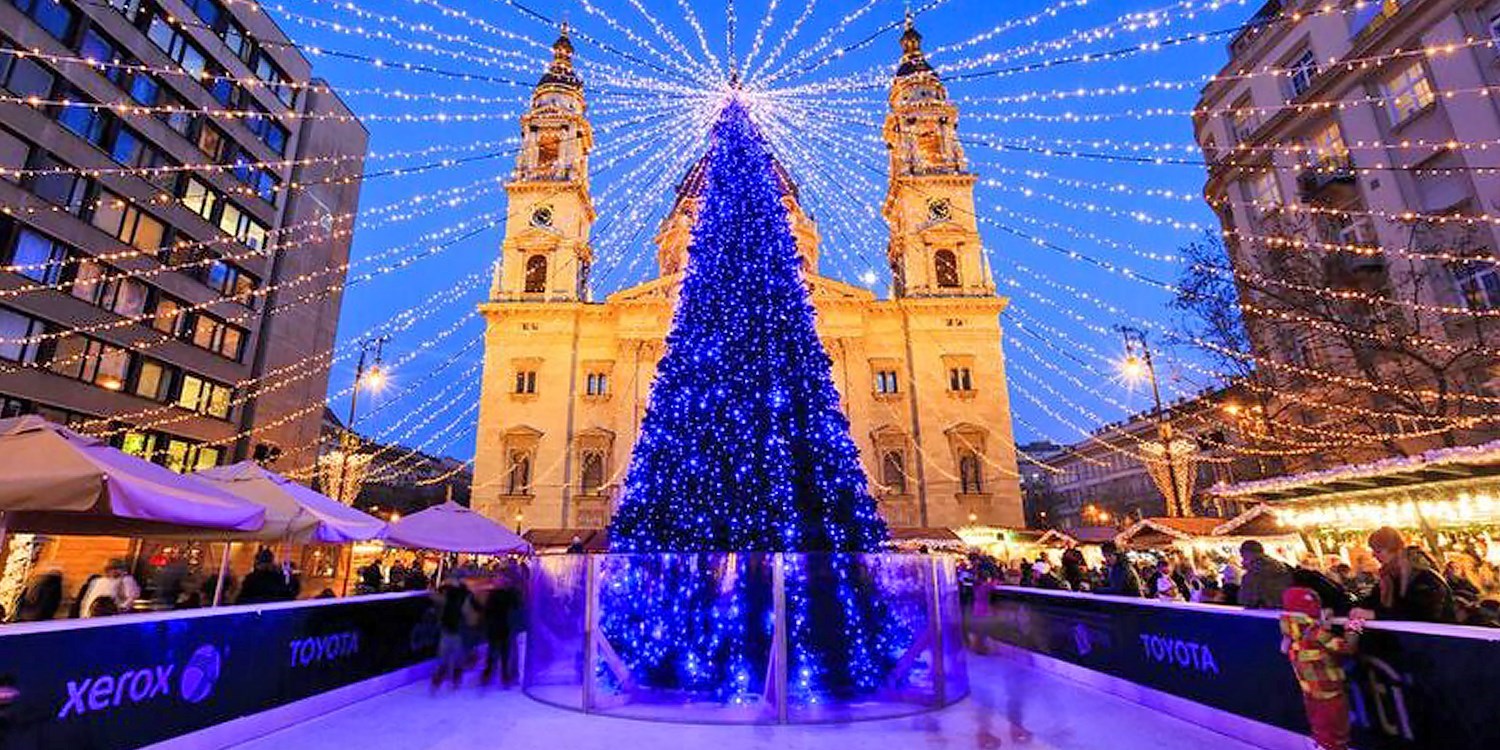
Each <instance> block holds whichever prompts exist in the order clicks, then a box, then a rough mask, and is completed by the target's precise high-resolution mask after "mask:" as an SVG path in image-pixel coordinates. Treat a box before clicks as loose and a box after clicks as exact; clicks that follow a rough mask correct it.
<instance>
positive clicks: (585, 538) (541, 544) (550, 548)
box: [521, 529, 609, 554]
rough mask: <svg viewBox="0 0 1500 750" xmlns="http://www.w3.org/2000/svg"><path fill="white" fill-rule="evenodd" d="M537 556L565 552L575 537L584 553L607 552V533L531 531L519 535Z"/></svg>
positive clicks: (565, 530) (566, 530)
mask: <svg viewBox="0 0 1500 750" xmlns="http://www.w3.org/2000/svg"><path fill="white" fill-rule="evenodd" d="M521 536H522V537H523V538H524V539H525V540H526V541H528V542H530V543H531V546H532V547H533V548H534V549H536V551H537V553H538V554H546V553H549V552H565V551H567V549H568V548H569V547H571V546H573V538H574V537H577V538H578V541H579V543H581V544H582V545H583V550H584V551H585V552H607V551H609V532H608V531H605V530H603V529H531V530H529V531H527V532H526V533H525V534H522V535H521Z"/></svg>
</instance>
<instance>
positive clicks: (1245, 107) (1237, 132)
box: [1229, 95, 1257, 143]
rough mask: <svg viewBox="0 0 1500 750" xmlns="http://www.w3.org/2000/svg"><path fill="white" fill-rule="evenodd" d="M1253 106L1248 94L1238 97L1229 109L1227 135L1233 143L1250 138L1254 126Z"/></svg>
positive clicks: (1242, 141)
mask: <svg viewBox="0 0 1500 750" xmlns="http://www.w3.org/2000/svg"><path fill="white" fill-rule="evenodd" d="M1256 125H1257V123H1256V117H1255V107H1254V106H1253V105H1252V104H1251V101H1250V97H1249V96H1248V95H1246V96H1243V97H1240V99H1239V100H1238V101H1236V102H1235V103H1234V106H1233V107H1232V108H1231V109H1230V111H1229V136H1230V138H1231V139H1232V140H1233V141H1234V142H1235V143H1244V142H1245V141H1247V140H1249V139H1250V135H1251V133H1253V132H1255V127H1256Z"/></svg>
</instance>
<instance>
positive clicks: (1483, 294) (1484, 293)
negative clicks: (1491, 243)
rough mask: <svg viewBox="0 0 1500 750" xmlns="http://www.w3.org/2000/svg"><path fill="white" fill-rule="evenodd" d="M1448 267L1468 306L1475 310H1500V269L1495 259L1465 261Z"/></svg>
mask: <svg viewBox="0 0 1500 750" xmlns="http://www.w3.org/2000/svg"><path fill="white" fill-rule="evenodd" d="M1448 268H1449V270H1450V271H1451V272H1452V273H1453V282H1454V284H1455V285H1456V286H1457V287H1458V293H1459V295H1460V296H1462V297H1463V300H1464V305H1465V306H1466V307H1468V308H1469V309H1470V310H1472V311H1474V312H1481V311H1488V310H1500V269H1497V268H1496V267H1495V262H1494V261H1492V260H1472V261H1464V262H1461V263H1454V264H1452V265H1450V266H1449V267H1448Z"/></svg>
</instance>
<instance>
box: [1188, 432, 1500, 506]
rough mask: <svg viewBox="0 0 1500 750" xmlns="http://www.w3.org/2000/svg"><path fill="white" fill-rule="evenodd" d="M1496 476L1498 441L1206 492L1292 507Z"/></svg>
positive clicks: (1499, 468) (1499, 472) (1499, 456)
mask: <svg viewBox="0 0 1500 750" xmlns="http://www.w3.org/2000/svg"><path fill="white" fill-rule="evenodd" d="M1496 476H1500V440H1495V441H1491V442H1488V443H1483V444H1480V445H1471V446H1462V447H1458V448H1439V449H1436V450H1430V451H1427V452H1426V453H1422V454H1420V455H1416V456H1401V457H1396V458H1386V459H1382V460H1379V461H1372V462H1370V463H1364V464H1347V465H1344V466H1336V467H1334V468H1331V469H1322V470H1319V471H1309V472H1305V473H1302V474H1292V475H1288V476H1284V477H1273V478H1271V479H1259V480H1256V481H1253V482H1240V483H1238V484H1229V485H1223V484H1221V485H1216V486H1214V487H1211V488H1209V489H1208V492H1210V493H1211V494H1214V495H1217V496H1219V497H1237V498H1258V499H1261V500H1277V501H1291V500H1307V499H1313V498H1316V497H1318V496H1321V495H1328V494H1333V493H1338V492H1353V491H1358V490H1369V489H1379V488H1387V487H1402V486H1408V485H1419V484H1429V483H1432V482H1446V481H1453V480H1462V479H1480V478H1485V477H1496Z"/></svg>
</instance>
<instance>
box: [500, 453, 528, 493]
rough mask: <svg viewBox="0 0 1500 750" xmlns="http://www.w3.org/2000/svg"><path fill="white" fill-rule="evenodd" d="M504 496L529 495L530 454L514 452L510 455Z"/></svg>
mask: <svg viewBox="0 0 1500 750" xmlns="http://www.w3.org/2000/svg"><path fill="white" fill-rule="evenodd" d="M508 480H509V481H508V486H507V488H506V494H510V495H529V494H531V454H529V453H527V452H525V451H514V452H512V453H511V454H510V475H509V477H508Z"/></svg>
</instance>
